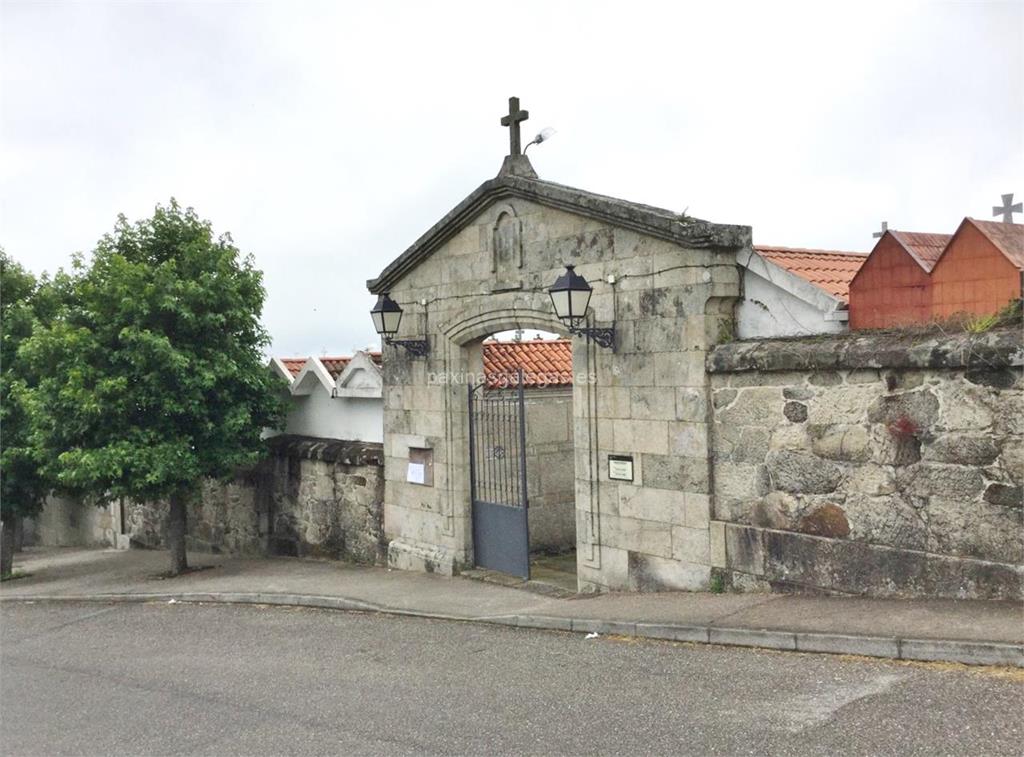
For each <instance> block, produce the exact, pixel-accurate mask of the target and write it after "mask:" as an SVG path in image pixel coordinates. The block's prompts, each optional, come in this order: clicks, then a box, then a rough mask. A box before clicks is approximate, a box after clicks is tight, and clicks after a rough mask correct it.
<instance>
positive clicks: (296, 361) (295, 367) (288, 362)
mask: <svg viewBox="0 0 1024 757" xmlns="http://www.w3.org/2000/svg"><path fill="white" fill-rule="evenodd" d="M308 359H309V358H304V357H283V358H281V362H282V363H284V367H285V368H287V369H288V372H289V373H290V374H292V378H295V377H296V376H298V375H299V371H301V370H302V366H304V365H305V364H306V361H307V360H308Z"/></svg>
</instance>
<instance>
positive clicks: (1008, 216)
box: [510, 101, 1024, 223]
mask: <svg viewBox="0 0 1024 757" xmlns="http://www.w3.org/2000/svg"><path fill="white" fill-rule="evenodd" d="M510 102H511V101H510ZM1002 197H1003V204H1002V206H999V205H993V206H992V215H993V216H1002V217H1003V223H1013V214H1014V213H1024V203H1020V202H1018V203H1016V204H1014V202H1013V192H1010V194H1008V195H1003V196H1002Z"/></svg>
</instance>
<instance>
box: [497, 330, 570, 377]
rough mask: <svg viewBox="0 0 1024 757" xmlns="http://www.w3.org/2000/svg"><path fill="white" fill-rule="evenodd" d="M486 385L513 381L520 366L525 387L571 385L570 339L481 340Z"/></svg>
mask: <svg viewBox="0 0 1024 757" xmlns="http://www.w3.org/2000/svg"><path fill="white" fill-rule="evenodd" d="M483 362H484V375H485V376H486V377H487V386H488V387H489V388H497V387H500V386H507V385H509V384H513V383H515V380H516V379H515V375H516V372H517V371H518V370H519V369H520V368H522V370H523V385H524V386H526V387H544V386H572V342H571V341H569V340H568V339H552V340H548V341H544V340H531V341H526V342H484V346H483Z"/></svg>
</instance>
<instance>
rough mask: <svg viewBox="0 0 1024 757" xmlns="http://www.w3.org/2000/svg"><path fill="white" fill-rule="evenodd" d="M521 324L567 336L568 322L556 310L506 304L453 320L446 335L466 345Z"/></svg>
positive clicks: (453, 342) (529, 327)
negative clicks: (564, 321) (559, 318)
mask: <svg viewBox="0 0 1024 757" xmlns="http://www.w3.org/2000/svg"><path fill="white" fill-rule="evenodd" d="M521 328H527V329H540V330H541V331H550V332H552V333H555V334H560V335H563V336H567V332H566V330H565V326H563V325H562V322H561V321H559V320H558V318H557V317H556V316H555V314H554V312H552V311H550V310H537V309H534V308H503V309H499V310H491V311H486V312H483V313H477V314H474V315H471V316H469V317H467V318H464V319H462V320H460V321H457V322H456V323H453V324H450V325H449V326H448V327H447V328H446V329H445V330H444V335H445V337H446V339H447V340H448V341H450V342H451V343H452V344H454V345H456V346H458V347H465V346H466V345H467V344H471V343H472V342H475V341H477V340H479V339H483V338H484V337H487V336H490V335H491V334H496V333H498V332H499V331H511V330H513V329H521Z"/></svg>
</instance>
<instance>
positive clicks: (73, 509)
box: [21, 496, 117, 547]
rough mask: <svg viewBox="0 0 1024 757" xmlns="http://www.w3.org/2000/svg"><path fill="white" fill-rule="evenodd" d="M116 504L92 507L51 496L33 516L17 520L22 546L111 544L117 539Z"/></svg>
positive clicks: (66, 498)
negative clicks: (19, 524)
mask: <svg viewBox="0 0 1024 757" xmlns="http://www.w3.org/2000/svg"><path fill="white" fill-rule="evenodd" d="M116 508H117V504H116V503H114V504H113V505H111V506H107V507H95V506H93V505H87V504H85V503H83V502H79V501H78V500H75V499H71V498H68V497H59V496H51V497H47V499H46V502H45V503H43V509H42V511H41V512H40V513H39V514H38V515H36V516H35V517H34V518H24V519H23V520H22V522H21V526H22V527H21V539H22V542H21V543H22V544H23V545H24V546H26V547H31V546H45V547H112V546H114V545H115V544H116V543H117V540H116V533H117V518H116V513H117V510H116Z"/></svg>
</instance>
